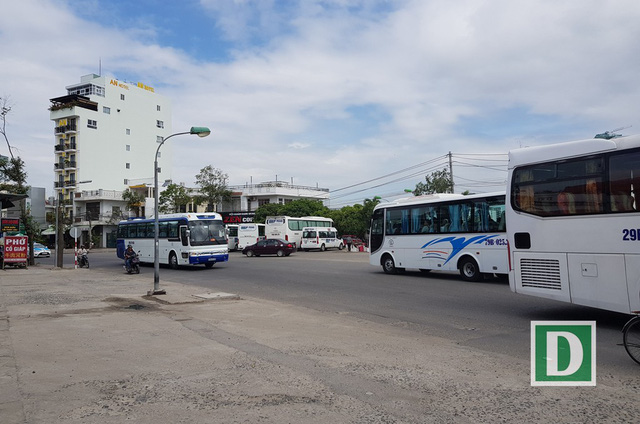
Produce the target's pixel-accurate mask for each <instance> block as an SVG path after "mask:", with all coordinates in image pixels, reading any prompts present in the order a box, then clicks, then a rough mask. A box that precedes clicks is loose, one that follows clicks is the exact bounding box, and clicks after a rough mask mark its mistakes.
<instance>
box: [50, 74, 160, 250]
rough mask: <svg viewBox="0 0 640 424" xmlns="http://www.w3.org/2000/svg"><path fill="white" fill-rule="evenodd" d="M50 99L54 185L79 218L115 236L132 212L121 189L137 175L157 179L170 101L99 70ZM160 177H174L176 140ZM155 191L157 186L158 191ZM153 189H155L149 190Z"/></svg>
mask: <svg viewBox="0 0 640 424" xmlns="http://www.w3.org/2000/svg"><path fill="white" fill-rule="evenodd" d="M66 90H67V95H65V96H62V97H56V98H53V99H51V107H50V108H49V110H50V111H51V113H50V119H51V120H52V121H54V124H55V130H54V133H55V146H54V152H55V162H54V189H55V192H56V199H58V200H59V201H60V203H61V204H64V207H65V208H67V210H66V212H67V216H71V217H72V222H73V223H74V225H78V226H81V227H82V228H83V229H84V230H85V234H83V236H84V237H83V240H82V241H83V242H87V241H88V230H89V227H91V228H92V233H93V234H94V236H95V235H98V236H99V240H98V245H99V246H103V247H106V246H109V245H111V244H112V243H113V244H114V243H115V230H116V226H117V221H118V219H119V217H120V216H122V214H123V213H124V212H125V208H124V206H125V204H126V203H125V202H123V200H122V192H123V191H124V190H125V189H127V188H128V187H129V186H130V185H132V184H135V181H140V180H152V179H153V162H154V158H155V152H156V149H157V147H158V143H159V142H161V141H162V139H163V137H166V136H168V135H170V134H171V103H170V101H169V100H168V99H167V98H166V97H164V96H161V95H159V94H157V93H155V92H154V89H153V88H152V87H149V86H147V85H145V84H142V83H128V82H123V81H119V80H117V79H115V78H111V77H105V76H99V75H95V74H90V75H85V76H83V77H82V78H81V80H80V83H78V84H73V85H70V86H67V87H66ZM158 167H159V169H160V171H159V174H158V179H159V180H160V181H164V180H167V179H171V146H170V144H168V145H163V147H162V151H161V152H160V156H159V158H158ZM151 193H152V192H151ZM144 195H145V196H146V197H152V194H149V193H144Z"/></svg>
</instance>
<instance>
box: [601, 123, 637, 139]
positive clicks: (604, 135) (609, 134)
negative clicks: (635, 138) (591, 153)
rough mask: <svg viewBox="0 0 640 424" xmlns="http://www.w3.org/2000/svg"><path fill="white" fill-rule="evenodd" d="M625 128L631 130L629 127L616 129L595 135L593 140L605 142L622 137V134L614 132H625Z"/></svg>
mask: <svg viewBox="0 0 640 424" xmlns="http://www.w3.org/2000/svg"><path fill="white" fill-rule="evenodd" d="M627 128H631V125H628V126H626V127H620V128H616V129H615V130H610V131H605V132H603V133H600V134H596V135H595V137H593V138H604V139H605V140H611V139H612V138H617V137H622V134H616V133H615V132H616V131H622V130H626V129H627Z"/></svg>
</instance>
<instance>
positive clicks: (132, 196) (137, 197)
mask: <svg viewBox="0 0 640 424" xmlns="http://www.w3.org/2000/svg"><path fill="white" fill-rule="evenodd" d="M122 200H124V201H125V202H127V210H129V211H132V212H134V213H135V214H136V216H140V207H141V206H142V203H143V202H144V196H143V195H142V194H140V193H136V192H135V191H133V190H129V189H126V190H125V191H123V192H122Z"/></svg>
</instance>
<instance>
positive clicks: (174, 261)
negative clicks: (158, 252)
mask: <svg viewBox="0 0 640 424" xmlns="http://www.w3.org/2000/svg"><path fill="white" fill-rule="evenodd" d="M169 266H170V267H171V269H178V257H177V256H176V254H175V253H173V252H171V254H170V255H169Z"/></svg>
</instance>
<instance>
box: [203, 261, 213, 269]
mask: <svg viewBox="0 0 640 424" xmlns="http://www.w3.org/2000/svg"><path fill="white" fill-rule="evenodd" d="M213 264H214V262H207V263H206V264H204V267H205V268H207V269H211V268H213Z"/></svg>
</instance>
